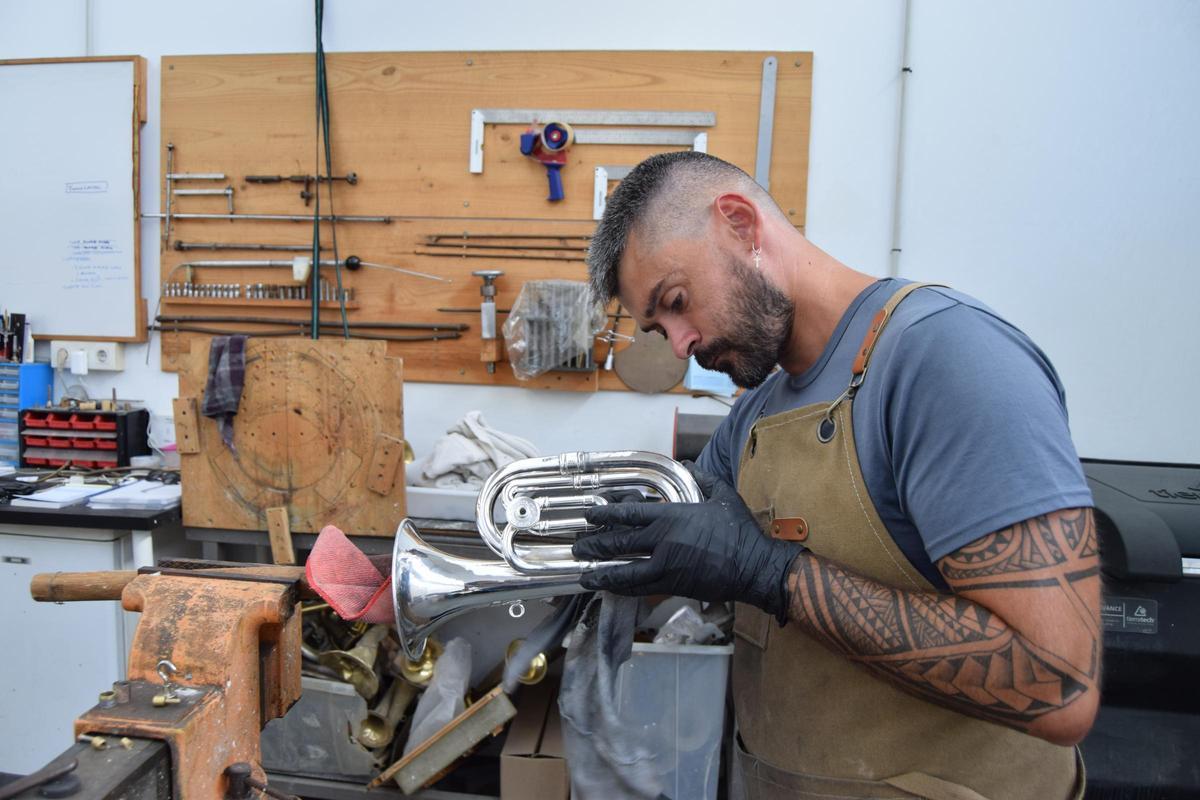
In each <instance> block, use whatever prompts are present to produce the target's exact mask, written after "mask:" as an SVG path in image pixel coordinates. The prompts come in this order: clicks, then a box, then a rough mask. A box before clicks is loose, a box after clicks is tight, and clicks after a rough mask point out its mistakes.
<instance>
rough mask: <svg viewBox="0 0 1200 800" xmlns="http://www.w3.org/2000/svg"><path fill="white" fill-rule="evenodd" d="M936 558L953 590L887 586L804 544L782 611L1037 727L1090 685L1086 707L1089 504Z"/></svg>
mask: <svg viewBox="0 0 1200 800" xmlns="http://www.w3.org/2000/svg"><path fill="white" fill-rule="evenodd" d="M938 568H939V569H940V570H941V572H942V574H943V575H944V576H945V578H946V581H947V583H948V584H949V585H950V587H951V590H952V592H953V594H937V593H934V592H918V591H906V590H904V589H898V588H894V587H892V586H888V585H885V584H882V583H879V582H877V581H874V580H872V579H870V578H866V577H863V576H862V575H858V574H855V573H854V572H851V571H849V570H847V569H845V568H844V567H841V566H839V565H838V564H835V563H833V562H831V561H828V560H825V559H822V558H820V557H817V556H815V555H812V554H805V555H804V556H802V557H800V558H797V559H796V561H795V562H794V563H793V565H792V567H791V572H790V574H789V576H788V582H789V588H790V589H791V605H790V614H789V616H790V617H791V618H792V619H793V620H794V621H796V622H797V623H799V624H800V625H801V626H802V627H803V628H804V629H805V630H807V631H808V633H810V634H811V635H812V636H814V637H816V638H817V639H818V640H819V641H822V642H824V643H825V644H826V645H827V646H828V647H830V648H831V649H833V650H835V651H837V652H840V653H843V654H844V655H846V656H847V657H848V658H850V659H852V660H854V661H857V662H859V663H862V664H864V665H865V666H867V667H868V668H869V669H871V670H873V671H875V672H876V673H878V674H879V675H880V676H882V677H884V678H887V679H888V680H891V681H893V682H894V683H896V684H898V685H899V686H900V687H901V688H903V689H905V690H907V691H909V692H911V693H913V694H916V695H918V696H920V697H923V698H925V699H927V700H930V701H932V702H935V703H939V704H941V705H944V706H948V707H950V708H952V709H955V710H957V711H960V712H962V713H964V714H969V715H972V716H977V717H982V718H984V719H988V720H991V721H993V722H998V723H1001V724H1004V725H1008V726H1010V727H1013V728H1017V729H1019V730H1025V731H1028V732H1031V733H1035V734H1037V733H1038V730H1037V729H1038V728H1039V727H1041V726H1039V724H1038V721H1039V719H1040V718H1042V717H1044V716H1045V715H1048V714H1051V713H1052V712H1054V711H1057V710H1059V709H1062V708H1065V707H1067V706H1070V705H1071V704H1073V703H1076V702H1077V701H1079V700H1080V698H1082V697H1084V696H1085V695H1087V694H1088V693H1092V696H1091V697H1090V698H1089V700H1090V705H1091V706H1092V708H1093V709H1094V706H1095V703H1096V695H1095V693H1096V692H1097V691H1098V690H1097V685H1098V681H1099V669H1100V666H1099V665H1100V617H1099V613H1100V612H1099V603H1100V576H1099V557H1098V553H1097V545H1096V529H1095V522H1094V518H1093V516H1092V512H1091V509H1068V510H1064V511H1058V512H1054V513H1052V514H1047V515H1045V516H1042V517H1037V518H1035V519H1031V520H1026V521H1025V522H1021V523H1019V524H1017V525H1013V526H1012V527H1010V528H1005V529H1004V530H1001V531H997V532H995V533H992V534H989V535H987V536H984V537H983V538H981V539H979V540H978V541H975V542H973V543H972V544H970V545H967V546H966V547H963V548H962V549H960V550H958V551H957V552H955V553H953V554H951V555H949V556H947V557H945V558H943V559H942V560H941V561H939V562H938ZM1088 723H1089V724H1090V717H1089V718H1088ZM1046 738H1051V737H1046Z"/></svg>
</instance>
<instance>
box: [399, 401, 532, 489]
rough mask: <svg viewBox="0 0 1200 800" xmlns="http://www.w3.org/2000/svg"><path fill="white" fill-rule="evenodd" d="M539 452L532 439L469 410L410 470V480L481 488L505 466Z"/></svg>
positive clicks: (411, 481) (425, 484) (439, 486)
mask: <svg viewBox="0 0 1200 800" xmlns="http://www.w3.org/2000/svg"><path fill="white" fill-rule="evenodd" d="M537 454H538V451H537V448H536V447H534V446H533V444H532V443H531V442H529V441H528V440H526V439H522V438H521V437H520V436H514V435H513V434H511V433H504V432H503V431H498V430H496V429H495V428H493V427H491V426H489V425H488V424H487V423H486V422H484V421H483V412H481V411H468V412H467V415H466V416H465V417H463V418H462V419H461V420H459V421H458V422H457V423H455V424H454V426H453V427H451V428H450V429H449V430H447V431H446V435H445V436H443V437H442V438H441V439H438V440H437V442H436V443H435V444H434V445H433V450H432V451H431V452H430V453H429V455H428V456H426V457H425V458H423V459H421V462H420V464H418V465H417V469H415V470H412V471H410V472H409V475H410V476H411V477H410V478H409V483H411V484H412V485H413V486H433V487H437V488H439V489H465V488H474V489H478V488H479V487H481V486H483V482H484V481H485V480H486V479H487V478H488V477H489V476H491V474H492V473H493V472H495V471H496V470H498V469H500V468H501V467H503V466H507V465H508V464H511V463H512V462H513V461H516V460H518V459H522V458H532V457H534V456H536V455H537Z"/></svg>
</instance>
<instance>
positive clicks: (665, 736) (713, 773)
mask: <svg viewBox="0 0 1200 800" xmlns="http://www.w3.org/2000/svg"><path fill="white" fill-rule="evenodd" d="M732 656H733V645H694V644H681V645H670V644H643V643H640V642H635V643H634V645H633V655H632V656H631V657H630V659H629V660H628V661H626V662H625V663H624V664H622V665H621V669H620V670H619V671H618V673H617V698H618V707H617V713H618V715H620V717H621V720H622V722H624V723H625V724H626V725H627V726H628V727H629V729H630V731H631V734H632V733H635V732H636V733H638V734H640V736H641V740H642V741H643V742H644V743H645V745H646V746H648V747H649V748H650V749H651V751H652V752H654V753H655V760H656V762H657V766H658V769H659V772H660V774H661V775H662V776H663V782H662V787H661V790H662V792H663V794H665V795H666V796H667V797H671V798H677V799H678V800H683V798H687V799H688V800H693V798H694V799H695V800H702V798H707V800H715V798H716V796H717V784H718V783H719V775H720V771H721V734H722V732H723V731H724V728H725V687H726V679H727V677H728V675H729V660H730V658H731V657H732Z"/></svg>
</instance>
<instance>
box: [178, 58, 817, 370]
mask: <svg viewBox="0 0 1200 800" xmlns="http://www.w3.org/2000/svg"><path fill="white" fill-rule="evenodd" d="M768 55H773V56H776V57H777V59H778V64H779V68H778V83H777V92H776V103H775V117H774V127H773V139H774V146H773V150H772V166H771V191H772V194H773V195H774V196H775V198H776V199H777V200H778V201H779V203H780V205H781V206H782V207H783V209H784V211H785V212H786V213H788V214H789V216H790V218H791V219H792V220H793V221H794V224H795V225H797V226H798V227H803V225H804V218H805V197H806V193H807V173H808V140H809V115H810V105H811V89H812V56H811V54H809V53H765V52H483V53H448V52H442V53H339V54H330V55H329V56H328V57H327V58H328V72H329V86H330V104H331V112H332V118H333V134H332V139H333V149H334V159H335V162H334V165H333V172H334V174H344V173H346V172H350V171H353V172H355V173H356V174H357V175H358V178H359V180H358V183H357V184H356V185H354V186H345V185H343V184H337V185H335V187H334V192H335V195H334V197H335V210H336V211H337V213H338V214H360V215H390V216H393V217H394V218H395V221H394V222H393V223H391V224H389V225H380V224H373V223H340V224H339V225H338V226H337V236H338V249H339V254H340V255H341V256H342V257H343V258H344V257H345V256H347V255H352V254H353V255H358V256H360V257H362V258H363V259H364V260H368V261H374V262H380V263H387V264H395V265H398V266H403V267H408V268H411V269H416V270H420V271H422V272H430V273H435V274H438V275H442V276H445V277H449V278H451V280H452V281H453V282H452V283H449V284H445V283H435V282H430V281H424V280H420V279H417V278H411V277H404V276H400V275H397V274H395V273H387V272H383V271H378V270H360V271H359V272H356V273H352V274H345V275H344V280H345V283H346V285H347V286H349V287H351V288H352V289H353V290H354V293H355V301H356V307H354V308H352V309H351V311H350V318H351V320H353V321H382V320H390V321H397V320H406V321H420V322H431V323H445V322H461V323H465V324H467V325H469V326H470V330H468V331H466V332H465V333H464V335H463V336H462V338H461V339H458V340H451V341H439V342H405V343H398V342H390V343H388V345H387V349H388V352H389V353H390V354H392V355H402V356H403V357H404V361H405V373H406V378H407V379H408V380H417V381H440V382H462V383H478V384H498V385H524V386H531V387H534V388H558V389H570V390H579V391H592V390H595V389H597V388H604V389H620V388H624V386H623V384H621V382H620V380H619V379H618V378H617V377H616V376H615V375H614V374H612V373H604V372H601V373H586V374H580V373H571V372H556V373H551V374H549V375H545V376H542V377H541V378H540V379H538V380H535V381H532V382H525V383H522V382H519V381H517V380H516V379H515V378H514V377H513V375H512V371H511V369H510V368H509V367H508V366H507V365H504V364H501V365H499V366H498V368H497V370H496V372H495V374H488V373H487V371H486V369H485V365H484V364H483V363H482V362H481V361H480V359H479V350H480V340H479V325H478V314H477V313H462V314H445V313H440V312H438V311H437V310H436V309H438V308H444V307H471V308H477V307H478V304H479V299H480V298H479V285H480V282H479V280H478V279H477V278H474V277H472V276H471V275H470V273H471V271H472V270H476V269H484V268H498V269H502V270H504V271H505V275H504V277H502V278H501V279H500V280H499V281H498V290H499V293H498V296H497V305H498V306H500V307H503V308H507V307H509V306H510V305H511V303H512V301H513V300H514V299H515V297H516V295H517V293H518V291H519V290H520V287H521V284H522V283H523V282H524V281H526V280H532V279H541V278H565V279H571V280H584V279H585V275H586V273H585V269H584V265H583V264H582V262H580V261H552V260H547V261H522V260H506V259H494V260H493V259H454V258H435V257H431V256H424V255H413V254H414V252H417V251H419V250H423V249H425V248H422V247H421V245H422V243H423V242H424V241H426V237H428V236H429V235H431V234H438V233H454V232H460V231H470V232H471V233H493V234H494V233H513V234H522V235H530V234H542V235H545V234H552V235H568V234H575V235H577V234H588V233H590V232H591V231H592V229H593V228H594V222H593V221H592V219H591V216H592V214H591V212H592V195H593V173H594V168H595V167H596V166H597V165H601V164H635V163H637V162H638V161H640V160H641V159H642V158H645V157H646V156H649V155H651V154H653V153H655V152H661V151H664V150H670V149H679V148H677V147H666V146H632V145H621V146H617V145H591V144H589V145H577V146H576V147H574V148H573V149H572V150H571V152H570V156H569V163H568V164H567V166H566V167H565V168H564V170H563V178H564V183H565V186H566V197H565V199H564V200H563V201H562V202H559V203H551V202H549V201H547V200H546V180H545V172H544V169H543V167H542V166H541V165H539V164H537V163H536V162H533V161H532V160H530V159H528V158H525V157H524V156H522V155H521V154H520V152H519V149H518V139H519V136H520V133H521V132H522V131H523V130H524V126H522V125H489V126H487V127H486V128H485V139H484V142H485V151H484V152H485V154H486V155H485V166H484V171H483V172H482V173H481V174H472V173H470V172H469V171H468V150H469V129H470V114H471V110H472V109H474V108H578V109H627V110H633V109H641V110H655V111H711V112H714V113H715V114H716V120H717V121H716V125H715V126H713V127H711V128H709V129H707V130H708V152H710V153H713V154H714V155H718V156H720V157H722V158H724V159H727V160H729V161H731V162H733V163H735V164H738V165H739V166H741V167H742V168H744V169H746V170H747V171H750V172H753V169H754V160H755V147H756V142H757V134H758V118H759V95H760V88H761V77H762V65H763V59H764V58H765V57H767V56H768ZM162 64H163V70H162V76H163V85H162V142H163V148H164V149H163V153H162V163H163V164H165V163H166V152H165V148H166V143H168V142H170V143H172V144H174V145H175V154H174V161H175V164H174V169H175V171H177V172H222V173H225V174H226V175H227V176H229V178H230V180H229V181H228V185H230V186H232V187H233V189H234V201H235V209H236V211H238V212H239V213H241V212H246V213H288V214H304V213H311V207H309V208H306V207H305V206H304V204H303V202H302V201H301V199H300V198H299V197H298V193H299V190H300V188H301V187H299V186H296V185H293V184H282V185H258V184H251V183H248V182H246V181H245V180H244V178H245V176H246V175H251V174H284V175H288V174H296V173H312V172H313V171H314V154H315V144H316V143H315V138H314V133H315V119H314V113H313V103H314V100H313V60H312V56H311V55H310V54H295V55H246V56H178V57H176V56H172V57H164V58H163V61H162ZM222 185H224V184H222ZM224 203H225V200H224V198H220V197H212V198H199V197H196V198H192V197H189V198H183V199H182V201H179V200H178V199H177V202H176V203H175V204H174V208H175V210H176V211H196V212H211V213H217V212H221V211H223V210H224V208H225V206H224ZM164 207H165V198H164ZM311 236H312V225H311V223H290V222H245V221H237V222H225V221H213V220H200V221H194V220H180V221H177V222H176V223H175V224H174V226H173V230H172V237H171V240H172V241H175V240H176V239H180V240H184V241H193V242H195V241H222V242H242V243H246V242H272V243H290V244H304V243H308V242H311ZM322 241H324V242H326V243H328V242H329V241H330V235H329V230H328V226H327V225H326V226H325V228H324V230H323V233H322ZM571 244H574V245H577V244H578V242H573V243H571ZM550 255H555V254H553V253H552V254H550ZM557 255H566V256H569V257H572V258H577V257H578V256H579V255H580V254H579V253H578V252H577V251H559V252H558V253H557ZM255 257H261V258H284V256H283V255H282V254H261V255H260V254H255V253H246V252H238V253H231V252H230V253H224V252H222V253H201V252H191V253H181V252H176V251H175V250H173V249H170V248H169V247H168V248H167V249H165V250H164V252H163V255H162V275H163V280H164V281H172V280H180V278H181V275H180V271H179V270H178V269H177V265H179V264H181V263H183V262H185V261H189V260H194V259H196V258H205V259H220V258H255ZM283 277H284V273H283V272H281V271H275V272H274V273H270V272H264V271H262V270H246V271H244V272H239V271H234V270H221V271H220V272H219V273H216V274H212V275H208V274H204V272H203V271H198V272H197V274H196V279H197V280H199V281H202V282H226V283H243V284H244V283H252V282H258V281H262V282H272V281H276V282H277V281H279V280H280V279H282V278H283ZM235 303H236V301H235ZM163 311H169V312H170V313H173V314H184V315H198V314H216V313H220V314H226V315H233V314H238V315H245V314H247V313H253V314H254V315H256V316H259V317H262V318H264V319H280V318H306V317H307V315H308V312H307V309H306V307H305V306H304V305H303V304H302V303H296V304H295V306H294V307H292V308H286V307H284V308H279V307H264V306H258V305H253V304H251V303H250V302H243V303H241V304H240V305H238V304H233V305H220V306H217V305H214V304H212V303H187V302H178V301H168V302H164V303H163V306H162V309H160V312H159V313H163ZM337 316H338V315H337V312H336V311H335V310H333V309H330V310H328V311H326V312H324V316H323V319H326V320H330V321H336V319H337ZM501 321H503V320H501ZM627 330H628V329H627ZM325 335H326V336H329V335H330V334H325ZM195 338H198V335H197V334H190V333H179V334H173V333H164V335H163V336H162V352H163V368H164V369H167V370H174V369H178V368H179V366H180V361H181V357H182V356H183V355H184V354H186V353H187V352H189V348H190V343H191V341H192V340H193V339H195ZM200 338H202V337H200ZM606 350H607V346H606V345H600V346H599V347H598V348H597V359H598V360H600V359H602V358H603V354H604V352H605V351H606Z"/></svg>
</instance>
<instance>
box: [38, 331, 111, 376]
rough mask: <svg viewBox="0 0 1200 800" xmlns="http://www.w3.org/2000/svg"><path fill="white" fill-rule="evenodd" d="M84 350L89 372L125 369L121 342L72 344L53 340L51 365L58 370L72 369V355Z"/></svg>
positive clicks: (51, 343) (51, 344) (51, 342)
mask: <svg viewBox="0 0 1200 800" xmlns="http://www.w3.org/2000/svg"><path fill="white" fill-rule="evenodd" d="M77 350H82V351H84V352H85V353H87V365H88V371H89V372H92V371H96V370H101V371H103V370H110V371H113V372H116V371H119V370H123V369H125V350H124V348H123V347H122V345H121V343H120V342H72V341H67V340H60V339H52V340H51V341H50V363H51V364H53V365H54V366H55V367H56V368H57V369H70V368H71V353H72V352H74V351H77Z"/></svg>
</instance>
